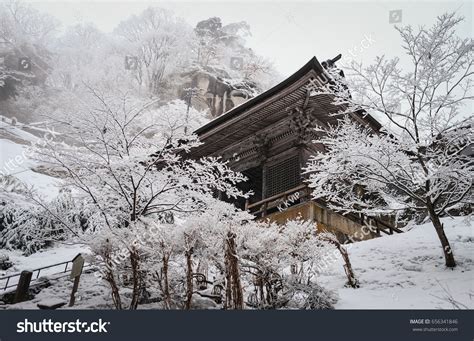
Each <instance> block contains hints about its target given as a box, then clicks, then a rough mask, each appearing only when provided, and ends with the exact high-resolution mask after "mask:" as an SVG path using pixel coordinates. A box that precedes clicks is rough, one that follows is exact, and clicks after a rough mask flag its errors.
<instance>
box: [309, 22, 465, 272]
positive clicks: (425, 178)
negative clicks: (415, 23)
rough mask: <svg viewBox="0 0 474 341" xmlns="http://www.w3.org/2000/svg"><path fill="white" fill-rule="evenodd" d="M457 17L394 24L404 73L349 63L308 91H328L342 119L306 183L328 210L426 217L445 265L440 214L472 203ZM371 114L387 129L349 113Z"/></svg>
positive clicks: (386, 65) (380, 62) (450, 258)
mask: <svg viewBox="0 0 474 341" xmlns="http://www.w3.org/2000/svg"><path fill="white" fill-rule="evenodd" d="M461 20H462V19H460V18H457V17H456V16H455V14H444V15H442V16H440V17H438V18H437V20H436V23H435V24H434V25H433V26H432V27H430V28H425V27H419V28H417V29H415V28H413V27H411V26H407V27H400V28H397V30H398V32H399V33H400V36H401V39H402V41H403V45H402V46H403V48H404V50H405V52H406V53H407V56H408V62H409V64H410V67H411V69H410V70H408V71H404V69H403V67H402V66H401V62H400V59H399V58H394V59H387V58H386V57H385V56H382V57H378V58H377V59H376V61H375V64H373V65H370V66H368V67H362V66H361V65H360V64H357V63H353V64H352V65H351V66H350V67H348V68H347V70H345V76H346V77H345V78H344V77H343V75H342V74H341V73H340V71H339V70H337V69H336V68H332V69H330V70H329V73H330V74H331V76H332V81H330V82H328V83H326V84H319V86H318V87H314V88H313V95H317V94H318V93H329V94H332V95H334V98H335V103H337V104H340V105H341V106H342V108H344V109H343V110H342V111H340V112H338V113H334V114H338V115H343V116H344V117H345V118H344V119H343V120H342V121H340V124H339V125H338V126H337V127H332V128H331V129H329V131H327V132H326V135H325V136H324V137H322V138H321V140H320V141H318V142H321V143H323V144H324V145H325V147H326V152H325V153H320V154H318V155H316V156H315V157H313V158H312V160H311V161H310V163H309V165H308V168H307V173H310V185H311V187H312V188H313V189H314V191H313V195H314V196H315V197H317V198H321V197H323V198H326V200H327V201H328V204H329V206H330V208H333V209H337V210H340V211H343V212H358V213H363V214H367V215H380V214H395V213H400V214H399V216H401V215H402V214H401V213H402V212H403V216H404V217H405V218H408V219H409V220H412V219H414V218H415V217H416V216H417V215H418V216H419V215H422V216H428V217H429V219H431V222H432V223H433V226H434V228H435V230H436V233H437V235H438V237H439V239H440V242H441V245H442V247H443V252H444V256H445V261H446V266H448V267H454V266H455V265H456V263H455V259H454V254H453V251H452V249H451V247H450V244H449V241H448V239H447V237H446V234H445V233H444V229H443V224H442V223H441V221H440V217H442V216H444V215H447V214H449V212H450V211H451V210H454V209H458V208H460V206H462V205H464V204H467V205H470V204H472V201H473V192H472V176H473V167H474V164H473V161H472V157H471V156H469V154H470V153H469V148H470V147H471V146H472V145H471V144H472V138H473V128H472V127H473V121H472V115H471V113H466V111H465V109H466V107H465V105H466V104H467V103H468V102H469V101H470V100H472V99H473V98H474V97H473V95H472V90H473V88H472V84H473V83H472V75H473V73H474V70H473V64H474V58H473V57H474V55H473V53H474V50H473V46H474V45H473V40H472V38H466V39H462V38H460V37H458V36H457V35H456V27H457V25H458V24H459V23H460V21H461ZM364 110H365V112H368V113H372V114H374V115H378V116H380V117H382V118H383V120H384V122H386V126H387V129H386V130H382V131H381V132H379V133H377V132H374V131H373V130H371V129H368V128H366V127H364V126H362V125H361V123H360V120H358V119H357V114H354V113H358V114H364Z"/></svg>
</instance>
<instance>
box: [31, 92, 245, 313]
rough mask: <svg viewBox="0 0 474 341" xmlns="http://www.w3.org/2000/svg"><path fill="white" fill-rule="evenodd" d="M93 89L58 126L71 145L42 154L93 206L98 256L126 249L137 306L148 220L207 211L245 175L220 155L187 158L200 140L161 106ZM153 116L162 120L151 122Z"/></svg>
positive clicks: (51, 145) (109, 274)
mask: <svg viewBox="0 0 474 341" xmlns="http://www.w3.org/2000/svg"><path fill="white" fill-rule="evenodd" d="M89 90H90V93H89V95H88V96H87V97H84V98H83V102H84V103H87V104H84V105H83V106H79V107H78V108H75V110H73V112H70V113H68V114H67V115H64V117H63V118H62V120H58V121H57V124H60V125H61V126H62V131H63V132H64V133H65V135H66V136H67V139H68V143H69V144H67V145H66V144H65V143H64V142H59V141H56V140H51V141H47V142H46V143H45V146H44V147H41V148H38V149H37V156H38V157H39V158H41V160H42V162H43V163H44V165H45V166H47V167H49V168H50V169H55V170H57V171H58V172H60V173H62V174H63V175H64V177H65V179H64V181H65V185H66V186H69V187H70V188H72V190H73V191H74V193H77V195H78V196H80V197H81V198H82V200H85V201H87V203H88V204H87V205H86V209H87V210H88V211H89V212H90V217H89V226H90V227H89V229H88V233H89V234H91V238H92V239H93V240H94V239H96V238H97V240H100V241H101V242H102V243H99V244H100V245H98V246H96V247H95V248H94V249H95V250H97V254H98V255H99V258H101V259H102V261H103V262H105V263H106V264H108V263H110V262H111V259H112V257H113V254H114V253H116V252H118V251H120V250H123V249H125V250H127V259H128V260H129V265H128V266H129V268H131V271H132V277H133V290H132V296H133V297H132V299H131V302H130V307H131V308H136V306H137V302H138V301H137V300H138V298H137V297H138V295H139V294H138V292H139V290H140V289H141V284H140V283H141V282H142V279H141V277H139V275H140V264H141V263H142V261H143V260H144V259H145V258H146V257H149V256H148V254H147V250H146V248H145V249H144V248H142V247H141V246H140V244H138V245H137V244H136V240H135V239H136V236H137V235H140V234H143V233H145V232H146V231H147V229H149V224H148V223H147V221H148V220H147V219H155V220H157V221H165V222H172V221H173V220H174V219H175V218H176V217H185V216H186V215H188V214H191V213H193V212H202V211H204V210H205V209H206V207H207V204H208V202H210V201H214V200H215V199H213V195H214V193H216V192H217V191H220V192H223V193H225V194H226V195H227V196H229V197H234V198H235V197H238V196H242V195H244V193H242V192H240V191H239V190H238V189H237V188H236V186H235V185H236V184H237V183H239V182H241V181H243V180H244V179H245V178H244V177H243V176H242V175H241V174H239V173H235V172H233V171H232V170H230V169H229V168H228V167H227V165H226V164H225V163H223V162H221V161H219V160H218V159H216V158H212V157H209V158H202V159H200V160H192V159H190V158H187V157H186V153H187V152H189V150H190V149H191V148H193V147H195V146H197V145H199V143H200V142H199V141H198V140H197V138H196V137H195V136H193V135H185V134H184V132H183V130H182V129H178V128H180V127H179V126H178V127H176V126H174V127H173V126H166V124H165V123H167V122H169V121H166V120H163V119H162V117H161V116H160V113H161V112H160V111H157V110H156V108H155V107H154V105H155V103H154V102H151V103H150V102H144V101H143V100H140V99H135V98H134V97H131V96H129V95H127V94H123V95H117V94H115V93H113V94H109V93H102V92H101V91H99V90H97V89H93V88H90V89H89ZM154 115H158V117H155V119H150V117H153V116H154ZM96 234H98V235H99V236H100V237H97V236H96ZM86 239H87V238H86ZM109 270H110V269H109V268H107V270H106V272H105V276H104V278H106V279H107V280H108V281H109V284H110V285H111V288H112V291H113V292H114V291H115V294H114V297H116V299H115V303H116V306H117V307H118V308H120V307H122V305H121V300H120V298H119V295H118V292H117V291H116V289H114V288H115V287H116V286H117V279H116V278H115V275H114V273H113V271H109ZM140 276H141V275H140Z"/></svg>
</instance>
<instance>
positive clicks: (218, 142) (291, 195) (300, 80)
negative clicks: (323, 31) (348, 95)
mask: <svg viewBox="0 0 474 341" xmlns="http://www.w3.org/2000/svg"><path fill="white" fill-rule="evenodd" d="M330 62H331V60H329V61H327V62H323V63H322V64H323V65H324V66H322V65H321V64H320V63H319V62H318V60H317V59H316V58H315V57H313V58H312V59H311V60H310V61H309V62H307V63H306V64H305V65H304V66H303V67H302V68H301V69H299V70H298V71H296V72H295V73H294V74H292V75H291V76H290V77H288V78H287V79H285V80H284V81H282V82H281V83H279V84H278V85H276V86H274V87H273V88H271V89H269V90H267V91H265V92H263V93H261V94H260V95H258V96H256V97H253V98H251V99H249V100H247V101H246V102H244V103H242V104H240V105H239V106H236V107H234V108H232V109H231V110H229V111H227V112H225V113H224V114H222V115H221V116H219V117H217V118H215V119H214V120H212V121H211V122H209V123H208V124H206V125H204V126H203V127H201V128H199V129H197V130H196V132H195V133H196V134H197V135H198V136H199V138H200V140H201V141H202V142H203V144H202V145H201V146H199V147H197V148H196V149H195V150H194V151H193V152H192V153H193V156H194V157H202V156H220V157H222V158H223V159H224V160H227V161H228V162H229V166H230V167H231V168H232V169H234V170H235V171H239V172H242V173H243V174H244V175H245V176H246V177H247V178H248V181H247V182H245V183H244V184H242V189H243V190H245V191H248V190H251V191H252V192H253V193H254V194H253V195H252V196H251V197H250V198H248V199H247V200H246V201H245V200H243V199H242V200H239V201H234V204H235V205H237V206H239V207H241V208H242V209H246V210H248V211H250V212H251V213H253V214H254V215H255V216H256V217H257V219H270V220H271V221H275V222H278V223H282V222H285V221H286V220H287V219H292V218H296V217H298V216H301V217H302V218H303V219H305V220H311V221H314V222H317V226H318V229H320V230H328V231H332V232H334V233H336V235H337V236H338V237H339V238H340V239H342V240H344V239H345V238H347V237H348V236H351V237H352V238H357V239H367V238H372V237H374V236H376V235H379V234H380V232H385V233H390V234H391V233H393V231H397V230H398V229H397V228H395V227H393V224H392V223H391V222H390V219H373V218H367V217H363V216H356V215H344V216H343V215H342V214H339V213H337V212H334V211H331V210H329V209H328V208H327V207H326V206H325V204H324V202H323V201H320V200H318V201H315V200H313V199H311V196H310V190H309V188H308V187H307V185H306V183H305V181H304V180H305V179H304V175H303V174H302V173H303V172H302V169H303V168H304V167H305V165H306V163H307V161H308V158H309V157H310V156H311V155H312V154H315V152H319V151H324V146H323V145H322V144H321V143H318V142H317V140H318V134H320V133H318V132H316V131H315V129H314V128H316V127H319V128H326V127H328V125H330V124H331V125H332V124H336V122H337V119H338V117H336V116H334V115H329V113H335V112H337V111H338V110H337V109H338V108H337V107H336V106H335V105H334V104H333V98H332V96H330V95H312V94H311V90H310V87H309V85H310V84H313V85H314V84H318V82H321V81H324V80H325V79H328V78H326V77H329V76H327V74H326V71H325V67H331V63H330ZM351 117H352V118H353V119H354V120H356V121H358V122H359V123H360V124H362V125H364V126H367V127H370V128H371V129H373V130H374V131H378V130H379V129H380V128H381V125H380V123H378V122H377V121H376V120H375V119H374V118H373V117H371V116H370V115H368V114H366V113H353V114H352V115H351ZM224 200H225V198H224ZM368 220H370V221H368ZM368 223H369V224H370V226H373V227H375V229H373V232H371V233H369V234H367V233H365V234H361V233H357V231H361V229H362V226H364V225H367V224H368ZM365 231H367V228H366V229H365ZM397 232H398V231H397ZM361 235H363V237H360V236H361Z"/></svg>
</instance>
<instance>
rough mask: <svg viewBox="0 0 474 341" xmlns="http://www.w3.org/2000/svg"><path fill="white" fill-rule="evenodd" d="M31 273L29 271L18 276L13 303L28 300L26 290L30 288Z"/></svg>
mask: <svg viewBox="0 0 474 341" xmlns="http://www.w3.org/2000/svg"><path fill="white" fill-rule="evenodd" d="M32 275H33V273H32V272H31V271H22V272H21V275H20V280H19V281H18V285H17V286H16V292H15V297H14V299H13V303H19V302H23V301H26V300H27V299H28V290H29V288H30V282H31V276H32Z"/></svg>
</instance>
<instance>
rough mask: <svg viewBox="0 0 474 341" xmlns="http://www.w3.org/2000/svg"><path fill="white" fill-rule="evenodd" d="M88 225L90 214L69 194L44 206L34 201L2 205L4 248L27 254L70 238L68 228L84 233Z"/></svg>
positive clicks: (0, 223) (1, 243)
mask: <svg viewBox="0 0 474 341" xmlns="http://www.w3.org/2000/svg"><path fill="white" fill-rule="evenodd" d="M87 226H88V219H87V215H86V214H85V213H84V212H82V211H81V210H80V209H79V208H78V205H77V203H76V202H75V201H74V199H73V198H72V197H71V196H70V195H69V194H67V193H63V194H61V195H60V196H59V197H58V198H56V199H55V200H53V201H52V202H50V203H44V204H42V205H38V204H35V203H34V202H31V203H27V204H25V205H18V203H6V202H3V203H2V204H1V205H0V247H1V248H5V249H11V250H21V251H23V252H24V254H25V255H29V254H32V253H34V252H36V251H38V250H40V249H43V248H45V247H48V246H51V245H52V242H53V241H55V240H63V239H64V238H66V237H67V236H70V235H71V234H70V230H69V229H67V228H66V227H69V228H72V229H73V230H77V231H81V230H86V229H87Z"/></svg>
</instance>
